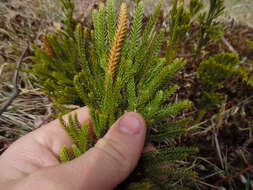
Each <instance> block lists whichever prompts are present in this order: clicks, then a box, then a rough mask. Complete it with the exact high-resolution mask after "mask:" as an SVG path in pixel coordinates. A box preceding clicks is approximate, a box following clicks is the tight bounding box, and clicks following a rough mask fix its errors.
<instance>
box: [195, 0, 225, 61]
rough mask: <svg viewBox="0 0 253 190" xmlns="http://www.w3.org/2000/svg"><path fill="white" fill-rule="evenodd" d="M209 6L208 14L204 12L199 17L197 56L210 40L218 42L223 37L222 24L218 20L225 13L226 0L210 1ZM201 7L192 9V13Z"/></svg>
mask: <svg viewBox="0 0 253 190" xmlns="http://www.w3.org/2000/svg"><path fill="white" fill-rule="evenodd" d="M194 2H195V1H194ZM193 4H194V3H193ZM209 6H210V7H209V10H208V11H207V12H202V13H200V14H199V16H198V22H199V25H200V32H199V34H198V40H199V41H198V47H197V50H196V56H199V55H200V52H201V49H202V48H203V47H204V46H205V45H206V44H207V43H208V42H209V41H210V40H217V39H219V38H220V37H222V36H223V27H222V25H221V24H220V22H218V21H217V18H218V17H219V16H220V15H222V14H223V13H224V9H225V6H224V0H209ZM199 7H200V5H199V6H196V9H194V8H192V12H195V11H196V10H198V9H199Z"/></svg>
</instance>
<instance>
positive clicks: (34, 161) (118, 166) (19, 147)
mask: <svg viewBox="0 0 253 190" xmlns="http://www.w3.org/2000/svg"><path fill="white" fill-rule="evenodd" d="M75 112H77V114H78V119H79V121H80V122H81V123H84V122H87V121H89V122H90V116H89V110H88V108H87V107H84V108H80V109H78V110H76V111H75ZM72 114H73V113H72ZM64 119H65V120H66V121H67V117H66V116H64ZM90 123H91V122H90ZM145 135H146V125H145V121H144V119H143V118H142V116H141V115H140V114H138V113H134V112H130V113H126V114H125V115H123V116H122V117H121V118H120V119H119V120H118V121H117V122H115V123H114V125H113V126H112V127H111V128H110V130H109V131H108V133H107V134H106V135H105V136H104V137H103V138H102V139H100V140H99V141H98V142H97V144H96V145H95V146H94V147H93V148H91V149H89V150H88V151H87V152H86V153H85V154H83V155H82V156H80V157H79V158H77V159H74V160H72V161H70V162H67V163H64V164H61V163H60V161H59V156H58V153H59V149H60V148H61V147H62V146H64V145H66V146H67V147H70V146H71V145H72V144H73V142H72V141H71V139H70V138H69V137H68V136H67V134H66V133H65V131H64V130H63V129H62V127H61V126H60V123H59V121H58V120H54V121H52V122H50V123H49V124H47V125H44V126H42V127H40V128H39V129H37V130H35V131H33V132H31V133H29V134H27V135H25V136H24V137H22V138H20V139H19V140H17V141H16V142H14V143H13V144H12V145H11V146H10V147H9V148H8V149H7V150H6V151H5V152H4V153H3V154H2V155H1V156H0V168H1V172H0V189H8V190H28V189H36V190H45V189H46V190H69V189H71V190H86V189H87V190H111V189H113V188H115V187H116V186H117V185H118V184H120V183H121V182H122V181H124V180H125V179H126V178H127V176H128V175H129V174H130V173H131V172H132V171H133V170H134V168H135V167H136V164H137V162H138V160H139V157H140V155H141V152H142V151H143V146H144V140H145Z"/></svg>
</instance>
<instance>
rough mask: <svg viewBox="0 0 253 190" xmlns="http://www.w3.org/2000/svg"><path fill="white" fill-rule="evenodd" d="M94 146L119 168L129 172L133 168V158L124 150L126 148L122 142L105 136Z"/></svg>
mask: <svg viewBox="0 0 253 190" xmlns="http://www.w3.org/2000/svg"><path fill="white" fill-rule="evenodd" d="M94 148H95V149H99V151H102V152H103V153H104V155H105V156H106V159H108V161H109V162H111V164H113V165H114V166H115V167H116V168H117V169H119V170H121V171H124V172H128V171H129V170H130V169H131V160H129V158H128V156H127V155H126V152H124V151H125V150H126V148H125V147H124V145H123V144H122V143H120V142H117V141H116V140H113V139H110V138H106V137H104V138H102V139H100V140H99V141H98V142H97V144H96V146H95V147H94Z"/></svg>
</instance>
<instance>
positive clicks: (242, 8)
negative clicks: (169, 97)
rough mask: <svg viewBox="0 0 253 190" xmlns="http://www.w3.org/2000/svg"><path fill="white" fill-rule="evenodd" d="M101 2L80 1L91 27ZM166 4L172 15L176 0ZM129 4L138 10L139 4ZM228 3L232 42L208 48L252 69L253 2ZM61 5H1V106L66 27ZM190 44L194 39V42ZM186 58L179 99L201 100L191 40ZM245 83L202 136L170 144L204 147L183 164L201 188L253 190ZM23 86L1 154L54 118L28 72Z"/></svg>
mask: <svg viewBox="0 0 253 190" xmlns="http://www.w3.org/2000/svg"><path fill="white" fill-rule="evenodd" d="M101 1H103V0H95V1H88V0H75V2H76V7H77V10H76V13H75V17H76V18H77V19H79V20H80V21H81V22H82V23H84V24H85V25H88V24H89V23H90V21H91V20H90V16H91V15H90V13H91V10H92V9H93V8H94V7H96V6H97V5H98V3H99V2H101ZM163 1H164V12H163V14H164V17H166V16H168V11H169V9H170V8H171V4H172V2H173V0H163ZM126 2H127V3H128V5H129V6H130V10H133V5H134V3H133V0H132V1H131V0H126ZM186 2H187V1H186ZM225 3H226V13H225V14H224V15H223V16H222V17H221V18H220V19H221V22H223V23H224V24H225V35H224V38H222V39H221V40H219V41H216V42H212V43H210V44H209V45H208V46H207V47H206V48H205V50H206V51H208V52H210V54H211V55H212V54H215V53H218V52H234V53H237V54H238V55H239V57H240V60H241V62H243V63H245V65H246V66H247V68H248V69H249V70H251V71H252V66H253V49H251V48H250V46H249V45H248V43H247V40H253V28H252V27H253V1H252V0H226V1H225ZM154 4H156V1H154V0H144V5H145V14H146V17H148V16H149V14H150V13H151V12H152V10H153V8H154V7H155V6H154ZM60 7H61V6H60V0H1V1H0V104H2V103H3V102H4V101H6V99H8V97H9V95H10V93H11V91H12V89H13V84H12V77H13V71H14V67H15V65H16V62H17V60H18V58H19V57H20V54H21V53H22V52H23V51H24V49H25V48H26V46H27V44H28V43H30V44H31V43H33V44H35V45H37V46H41V45H42V42H41V39H42V35H44V34H45V33H48V32H54V31H56V30H57V29H60V28H61V27H62V23H61V20H62V18H63V13H62V10H61V8H60ZM165 27H167V26H165ZM192 30H193V31H194V28H193V29H192ZM187 40H188V41H191V36H189V38H188V39H187ZM32 53H33V52H32V51H31V50H29V51H28V52H27V53H26V55H27V56H26V57H25V59H24V61H23V63H22V69H27V68H28V67H29V66H30V65H31V61H30V60H29V57H28V56H29V55H32ZM182 56H184V57H189V59H188V62H189V63H190V64H188V65H190V66H187V67H186V69H185V73H184V74H181V75H179V76H177V78H176V79H175V83H177V84H178V85H179V86H180V87H181V89H180V90H179V92H178V95H177V96H175V97H173V98H174V99H176V98H183V99H187V98H188V99H190V100H195V99H196V98H197V97H199V92H200V91H201V90H202V87H201V85H200V83H199V80H198V78H197V75H196V66H194V64H193V63H192V62H193V60H191V58H190V57H191V55H188V54H187V42H186V43H185V44H184V49H183V50H182ZM205 58H207V57H205ZM191 63H192V64H191ZM193 71H195V72H193ZM238 81H240V79H238V78H235V79H233V80H232V81H229V82H228V83H227V84H226V86H224V88H222V89H221V91H222V92H225V93H226V94H227V95H228V96H227V100H226V101H225V102H224V104H223V105H222V110H221V114H217V113H218V112H217V110H216V111H212V112H211V111H210V113H208V114H207V115H206V116H205V117H204V118H203V121H201V122H199V123H192V128H194V129H195V130H194V132H192V133H191V134H188V135H186V136H183V137H181V138H178V139H175V140H174V141H173V142H168V143H172V144H178V145H186V146H196V147H199V148H200V153H199V154H198V155H195V156H192V157H191V158H190V159H189V160H185V163H182V164H188V165H189V166H190V167H191V168H193V169H195V170H197V171H198V172H199V179H198V180H197V184H196V189H245V190H247V189H248V190H250V189H253V171H252V168H253V167H252V165H253V151H252V150H253V149H252V148H253V133H252V130H253V93H252V92H253V89H252V88H250V87H248V86H244V85H241V83H240V82H238ZM19 85H20V90H21V93H20V95H19V96H18V97H17V98H16V99H15V101H14V102H13V104H12V105H11V106H10V107H9V108H8V110H7V111H6V112H4V113H3V114H2V115H1V116H0V154H1V152H3V151H4V150H5V149H6V148H7V147H8V146H9V145H10V144H11V143H12V142H13V141H14V140H16V139H17V138H19V137H20V136H22V135H24V134H26V133H27V132H29V131H31V130H34V129H35V128H37V127H40V126H41V125H42V124H45V123H47V122H49V121H50V120H52V119H53V117H52V115H53V114H54V110H53V109H51V104H50V103H49V100H48V99H47V97H46V96H45V95H44V94H43V93H42V92H41V90H40V89H39V88H38V87H36V86H35V85H34V84H33V83H32V82H31V81H30V80H29V78H28V77H27V74H26V73H24V72H20V78H19ZM197 112H198V108H197V107H195V106H193V108H192V109H191V110H190V111H188V112H187V113H185V114H186V115H189V116H193V118H195V119H196V117H197V116H196V115H197Z"/></svg>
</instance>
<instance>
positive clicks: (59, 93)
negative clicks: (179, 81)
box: [33, 0, 197, 190]
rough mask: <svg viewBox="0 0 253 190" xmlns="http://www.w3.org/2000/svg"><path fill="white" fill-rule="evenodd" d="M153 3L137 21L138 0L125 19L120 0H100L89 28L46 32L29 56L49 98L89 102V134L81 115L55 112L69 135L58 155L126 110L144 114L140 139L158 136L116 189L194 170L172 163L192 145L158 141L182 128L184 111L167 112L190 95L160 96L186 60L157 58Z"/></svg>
mask: <svg viewBox="0 0 253 190" xmlns="http://www.w3.org/2000/svg"><path fill="white" fill-rule="evenodd" d="M161 6H162V5H161V3H158V5H157V7H156V9H155V11H154V13H153V15H152V16H151V18H150V20H149V21H148V22H147V24H146V26H145V27H144V25H143V2H142V1H140V2H139V3H138V4H137V6H136V12H135V16H134V19H133V23H132V24H131V27H129V26H130V24H129V19H128V11H127V6H126V4H124V3H123V4H122V5H121V7H120V11H119V16H117V15H116V10H115V7H114V4H113V1H112V0H108V1H107V5H106V6H105V5H104V4H100V6H99V9H98V10H94V11H93V14H92V19H93V25H94V30H91V29H89V28H88V29H83V28H82V26H81V25H80V24H78V25H77V26H76V29H75V31H74V37H72V35H70V34H68V33H66V32H59V33H58V34H57V35H55V34H50V35H47V36H46V38H45V40H44V43H45V50H43V49H40V48H38V49H37V50H36V54H35V57H34V58H33V60H34V62H35V63H36V64H35V65H34V69H33V73H34V74H35V76H36V77H37V81H38V83H39V84H40V85H41V86H42V87H43V88H44V89H45V91H46V92H47V94H48V95H49V96H50V97H52V98H53V100H54V101H55V104H57V105H58V106H61V105H63V104H68V105H77V106H83V105H86V106H88V108H89V112H90V116H91V119H92V123H93V130H94V133H95V137H94V136H93V135H92V134H90V133H89V132H88V131H89V130H88V127H89V126H88V123H85V124H83V125H81V124H80V123H79V121H78V119H77V115H74V117H72V116H69V119H68V122H66V123H65V122H64V121H63V119H62V118H61V117H60V118H59V119H60V122H61V124H62V126H63V127H64V129H65V131H66V132H67V133H68V135H69V136H70V137H71V138H72V139H73V141H74V142H75V143H74V144H73V146H72V149H71V150H68V149H67V148H66V147H63V148H62V149H61V151H60V157H61V160H62V162H67V161H70V160H72V159H74V158H76V157H78V156H80V155H81V154H83V153H85V152H86V151H87V150H88V149H89V148H91V147H93V146H94V145H95V143H96V141H97V140H98V139H100V138H102V137H103V136H104V135H105V133H106V132H107V131H108V130H109V128H110V126H112V124H113V123H114V122H115V121H116V120H117V119H118V118H119V117H120V116H122V115H123V114H124V113H125V112H128V111H134V112H138V113H140V114H141V115H142V116H143V117H144V118H145V120H146V123H147V128H148V133H147V137H146V142H149V143H152V144H154V145H156V144H164V145H163V146H159V147H158V146H157V147H156V151H151V152H147V153H143V155H142V157H141V159H140V162H139V164H138V166H137V168H136V170H135V171H134V173H133V174H132V175H131V176H130V177H129V178H128V179H127V180H126V181H125V182H124V183H122V184H121V185H120V186H119V187H118V189H136V190H137V189H161V190H164V189H171V188H173V189H183V188H184V185H185V183H184V182H186V181H188V180H190V179H192V178H194V177H196V173H195V172H193V171H191V170H187V169H183V168H180V167H179V166H178V165H177V164H176V161H177V160H181V159H184V158H185V157H186V156H187V155H188V154H191V153H194V152H197V149H196V148H187V147H168V146H166V145H165V143H164V141H165V140H169V139H171V138H174V137H176V136H178V135H181V134H184V133H185V132H187V131H188V130H187V128H186V127H185V125H186V124H187V123H188V122H189V120H190V118H186V119H184V120H181V121H175V120H174V119H173V118H174V117H175V116H176V115H178V114H179V113H180V112H181V111H183V110H184V109H187V108H189V107H190V106H191V102H190V101H188V100H181V101H177V102H168V99H169V97H170V96H171V95H172V94H174V93H175V92H176V91H177V89H178V86H176V85H172V86H170V80H171V79H172V77H173V76H174V75H175V74H176V73H178V72H179V71H180V70H181V69H182V68H183V67H184V65H185V64H186V62H185V61H183V60H182V59H175V58H174V57H171V58H170V60H171V61H169V62H168V61H166V60H165V59H164V58H159V52H160V49H161V46H162V45H163V43H164V35H165V31H164V30H163V29H161V30H157V29H156V30H155V26H156V23H157V20H158V16H159V14H160V10H161ZM116 18H118V20H117V21H116ZM176 25H177V23H175V27H177V26H176ZM41 71H42V72H41ZM179 181H180V183H178V182H179Z"/></svg>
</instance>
